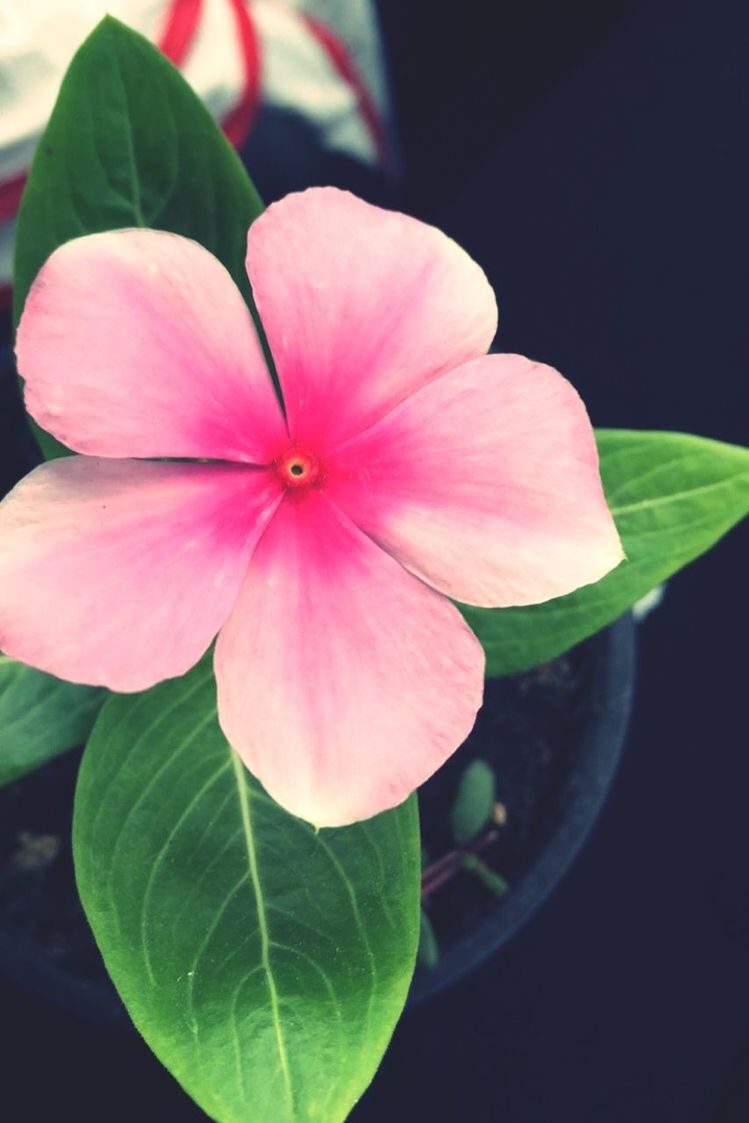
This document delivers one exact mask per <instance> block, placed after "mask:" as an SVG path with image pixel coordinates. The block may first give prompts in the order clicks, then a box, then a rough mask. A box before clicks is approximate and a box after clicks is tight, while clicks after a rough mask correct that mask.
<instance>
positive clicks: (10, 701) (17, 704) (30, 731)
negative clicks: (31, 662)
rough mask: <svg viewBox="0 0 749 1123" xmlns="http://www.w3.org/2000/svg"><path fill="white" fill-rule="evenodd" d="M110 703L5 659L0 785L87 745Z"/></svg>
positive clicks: (0, 666)
mask: <svg viewBox="0 0 749 1123" xmlns="http://www.w3.org/2000/svg"><path fill="white" fill-rule="evenodd" d="M105 698H106V691H104V690H98V689H95V688H94V687H90V686H75V685H74V684H73V683H70V682H61V681H60V679H57V678H53V677H52V675H45V674H43V673H42V672H41V671H36V670H34V668H33V667H27V666H25V664H23V663H16V662H14V660H13V659H8V658H7V656H5V655H0V786H1V785H4V784H8V783H10V781H11V780H17V779H18V778H19V777H20V776H24V775H25V774H26V773H27V772H33V770H34V769H35V768H39V767H40V766H41V765H42V764H46V763H47V761H48V760H52V758H53V757H56V756H59V755H60V753H64V752H65V751H66V750H67V749H72V748H73V747H74V746H75V745H82V744H83V743H84V742H85V740H86V738H87V737H88V735H89V733H90V731H91V728H92V726H93V724H94V721H95V720H96V715H97V714H98V712H99V710H100V709H101V707H102V705H103V703H104V699H105Z"/></svg>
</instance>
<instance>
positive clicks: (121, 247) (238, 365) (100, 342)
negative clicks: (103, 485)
mask: <svg viewBox="0 0 749 1123" xmlns="http://www.w3.org/2000/svg"><path fill="white" fill-rule="evenodd" d="M16 354H17V356H18V369H19V372H20V374H21V377H22V378H24V379H25V380H26V405H27V408H28V410H29V412H30V413H31V414H32V415H33V417H35V418H36V420H37V421H38V422H39V424H40V425H41V426H42V428H44V429H47V430H48V431H49V432H50V433H52V434H53V435H54V436H55V437H57V438H58V440H61V441H63V442H64V444H66V445H68V447H70V448H72V449H75V450H76V451H77V452H85V453H90V454H92V455H95V456H112V457H126V456H142V457H151V456H185V457H190V456H193V457H207V458H212V459H222V460H241V461H251V462H253V463H268V462H269V460H270V459H271V455H272V452H271V451H269V450H271V449H275V447H276V445H277V444H278V442H279V440H281V441H282V440H283V434H284V433H285V425H284V422H283V418H282V415H281V411H280V409H279V407H278V402H277V400H276V396H275V393H274V390H273V387H272V384H271V381H270V378H269V376H268V373H267V369H266V366H265V362H264V360H263V357H262V352H261V349H260V345H259V343H258V340H257V336H256V333H255V328H254V326H253V323H252V318H251V316H250V313H249V312H248V310H247V307H246V305H245V303H244V301H243V299H242V296H241V294H240V292H239V290H238V289H237V287H236V285H235V284H234V282H233V281H232V279H231V277H230V276H229V274H228V273H227V271H226V269H224V267H223V265H221V263H220V262H219V261H217V260H216V258H215V257H213V255H212V254H210V253H209V252H208V251H207V250H205V249H203V247H202V246H199V245H198V244H197V242H192V241H190V240H189V239H188V238H182V237H180V236H179V235H177V234H168V233H166V232H164V231H163V230H114V231H109V232H107V233H105V234H92V235H90V236H88V237H85V238H77V239H75V241H72V242H67V243H66V244H65V245H63V246H61V247H60V248H59V249H58V250H56V251H55V252H54V253H53V254H52V256H51V257H50V258H49V260H48V261H47V263H46V264H45V265H44V266H43V268H42V270H41V272H40V273H39V275H38V277H37V279H36V281H35V282H34V284H33V286H32V288H31V291H30V293H29V295H28V297H27V299H26V306H25V308H24V312H23V315H22V317H21V322H20V324H19V327H18V337H17V342H16Z"/></svg>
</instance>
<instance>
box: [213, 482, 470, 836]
mask: <svg viewBox="0 0 749 1123" xmlns="http://www.w3.org/2000/svg"><path fill="white" fill-rule="evenodd" d="M215 661H216V679H217V683H218V707H219V719H220V721H221V725H222V726H223V729H224V732H225V733H226V736H227V737H228V739H229V741H230V742H231V744H232V745H233V746H234V748H235V749H237V751H238V752H239V753H240V755H241V756H242V758H243V759H244V761H245V763H246V765H247V767H248V768H249V769H250V770H251V771H252V772H253V773H254V774H255V775H256V776H258V777H259V779H260V780H261V781H262V783H263V784H264V785H265V787H266V788H267V790H268V791H269V792H270V794H271V795H272V796H273V797H274V799H276V800H277V801H278V802H279V803H281V804H282V805H283V806H284V807H286V808H287V809H288V810H289V811H291V812H292V813H293V814H295V815H299V816H301V817H302V818H305V819H308V820H310V821H311V822H313V823H316V824H317V825H319V826H338V825H341V824H344V823H349V822H353V821H355V820H357V819H364V818H367V817H369V816H370V815H374V814H375V813H376V812H378V811H383V810H385V809H386V808H388V807H392V806H394V805H395V804H398V803H400V802H402V800H404V799H405V798H406V796H407V795H408V794H409V793H410V792H411V791H413V789H414V788H415V787H416V786H417V785H418V784H420V783H422V781H424V780H426V779H427V777H428V776H429V775H431V773H432V772H434V770H435V769H436V768H438V767H439V766H440V765H441V764H442V763H443V761H444V760H445V759H446V758H447V757H448V756H449V755H450V754H451V753H452V752H453V750H454V749H455V748H457V746H458V745H459V744H461V742H462V741H463V740H464V738H465V737H466V736H467V734H468V732H469V731H470V729H471V727H472V725H473V722H474V719H475V715H476V711H477V710H478V708H479V706H480V705H481V698H482V689H483V672H484V657H483V652H482V650H481V647H480V646H479V644H478V642H477V640H476V638H475V637H474V635H473V633H472V632H471V631H470V630H469V629H468V627H467V626H466V625H465V623H464V622H463V620H462V618H461V617H460V615H459V614H458V612H457V610H456V609H455V608H454V606H453V605H451V604H450V603H449V602H448V601H447V600H445V599H444V598H443V597H441V596H439V595H438V594H437V593H435V592H433V591H432V590H431V589H429V588H427V586H426V585H423V584H422V583H421V582H420V581H417V580H416V579H415V578H413V577H412V576H411V575H410V574H408V573H406V571H405V570H404V569H402V568H401V566H399V565H398V564H397V562H394V561H393V559H392V558H390V557H388V555H387V554H386V553H384V551H382V550H380V549H379V547H377V546H376V545H375V544H374V543H372V542H371V541H370V540H369V539H368V538H367V537H366V536H365V535H363V534H362V533H361V531H359V530H357V529H356V528H355V527H354V526H353V525H352V524H351V523H350V522H349V521H348V519H346V518H345V516H344V515H342V514H341V513H340V512H339V511H338V510H337V509H336V508H335V507H334V506H333V505H332V504H330V503H329V502H328V501H327V499H326V498H325V497H324V495H322V494H321V493H320V492H315V491H314V490H309V491H307V492H306V494H304V495H301V496H298V497H297V496H293V495H289V496H288V497H287V499H286V500H285V501H284V503H283V505H282V507H281V508H280V509H279V511H278V513H277V514H276V516H275V518H274V519H273V522H272V524H271V526H270V527H269V528H268V530H267V532H266V534H265V535H264V536H263V539H262V541H261V542H260V544H259V546H258V549H257V551H256V553H255V555H254V556H253V559H252V562H251V563H250V568H249V572H248V575H247V580H246V582H245V585H244V587H243V589H242V592H241V594H240V598H239V601H238V602H237V605H236V607H235V609H234V611H233V612H232V614H231V616H230V617H229V620H228V621H227V623H226V624H225V625H224V627H223V628H222V630H221V633H220V635H219V638H218V643H217V645H216V657H215Z"/></svg>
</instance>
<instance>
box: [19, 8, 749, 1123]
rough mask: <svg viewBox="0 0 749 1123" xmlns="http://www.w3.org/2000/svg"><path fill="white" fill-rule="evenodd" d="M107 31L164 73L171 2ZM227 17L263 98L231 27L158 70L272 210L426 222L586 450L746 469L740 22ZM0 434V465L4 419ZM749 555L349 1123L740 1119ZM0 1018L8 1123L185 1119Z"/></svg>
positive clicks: (105, 1062)
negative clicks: (706, 447) (342, 205)
mask: <svg viewBox="0 0 749 1123" xmlns="http://www.w3.org/2000/svg"><path fill="white" fill-rule="evenodd" d="M222 2H224V0H214V4H219V3H222ZM71 3H72V0H67V3H66V4H64V5H60V7H61V8H62V7H70V6H71ZM6 6H7V10H4V9H6ZM72 6H73V7H76V5H74V4H73V5H72ZM180 6H181V7H183V8H185V5H180ZM56 7H57V5H56V4H55V2H54V0H47V2H46V3H44V4H41V5H39V4H38V3H37V4H36V5H35V4H31V3H29V4H28V5H27V6H24V5H21V4H17V3H15V2H13V0H0V149H2V152H3V156H1V157H0V181H3V183H4V186H3V184H0V222H2V223H4V231H5V232H4V235H3V234H0V251H1V250H2V247H3V246H5V247H6V250H7V247H8V245H9V244H10V243H11V241H12V222H13V213H14V210H13V198H14V196H13V191H14V190H15V191H16V193H18V186H16V187H15V188H11V189H9V188H8V183H11V184H12V183H14V182H15V183H16V184H18V182H19V181H20V180H22V177H23V171H24V167H25V166H27V164H28V158H29V154H30V152H31V150H32V149H33V143H34V139H35V136H36V135H38V130H39V128H41V127H43V123H44V115H45V113H46V112H48V109H45V105H47V102H46V101H45V97H46V98H49V97H50V96H51V97H52V98H53V96H54V88H53V87H54V83H55V80H56V78H55V75H56V74H57V73H58V71H59V67H60V65H62V64H63V63H62V62H61V59H62V56H63V54H64V51H63V50H62V48H61V47H60V45H59V44H53V43H52V42H50V41H49V40H45V38H44V36H45V34H48V32H47V33H45V31H44V28H45V20H47V19H48V18H49V16H50V13H51V12H52V10H53V9H55V8H56ZM77 7H78V8H85V7H89V8H91V9H92V10H93V9H94V8H96V9H97V12H98V10H99V9H100V8H101V5H92V4H89V5H86V4H82V5H81V4H79V5H77ZM126 7H127V5H123V4H117V3H113V4H112V5H110V8H111V10H113V11H115V12H116V14H123V18H125V13H124V11H123V12H120V11H118V9H124V8H126ZM134 7H135V8H136V9H138V12H137V19H134V25H135V26H141V29H143V30H145V31H147V33H149V34H151V37H152V38H154V40H155V41H161V43H162V46H164V45H165V44H164V37H165V36H166V38H167V42H166V47H168V48H169V49H170V50H172V51H176V48H177V47H180V42H181V41H180V40H179V35H178V34H177V32H175V31H174V29H172V31H171V35H172V39H171V40H169V39H168V33H169V27H168V26H167V24H166V23H165V22H164V21H165V18H166V14H168V13H166V9H167V8H169V5H167V4H164V3H162V4H155V3H150V4H145V3H140V4H138V3H136V4H135V6H134ZM188 7H189V5H188ZM208 7H210V5H208ZM32 8H33V9H36V10H35V13H34V18H35V19H36V21H37V22H36V23H35V24H34V25H33V36H34V37H32V32H30V31H29V28H30V27H31V26H32V24H31V22H30V20H29V19H24V18H23V17H24V12H28V13H30V12H31V10H32ZM228 8H230V9H231V19H232V20H237V18H238V17H237V11H236V5H234V4H233V3H229V4H228ZM281 9H283V10H281ZM185 10H186V8H185ZM249 11H250V13H251V15H252V17H253V23H252V30H253V31H254V34H255V37H256V41H255V46H256V47H257V48H258V50H259V52H260V53H261V56H262V57H263V58H265V59H266V61H267V65H266V68H265V70H264V71H263V82H262V84H261V85H260V86H257V84H255V86H253V82H252V74H251V73H250V72H249V71H248V58H249V59H250V60H251V59H252V57H254V56H252V55H251V54H250V55H248V53H247V50H246V35H245V37H244V38H242V37H241V35H240V31H238V30H237V28H241V25H240V24H239V23H234V24H231V26H229V25H227V24H223V25H220V21H219V24H217V25H216V29H215V30H214V31H212V32H211V33H210V35H209V34H208V32H207V31H206V29H205V28H204V29H203V32H200V29H198V31H196V32H195V35H196V36H197V38H195V39H193V40H189V36H188V40H189V42H190V45H189V47H188V48H187V49H185V47H184V43H182V50H183V63H184V65H185V66H187V65H188V62H189V59H190V58H191V57H192V61H193V66H194V68H195V69H196V74H195V84H196V87H200V88H201V92H202V94H203V96H204V97H205V98H206V100H207V101H208V102H209V104H211V106H212V108H213V109H214V111H215V112H216V115H217V116H218V117H220V118H221V119H222V120H223V121H224V123H225V127H227V121H228V123H229V127H232V128H234V129H235V130H236V132H235V138H236V142H237V144H238V145H239V147H240V149H241V151H242V152H243V154H244V156H245V159H246V161H247V163H248V166H249V168H250V171H251V173H252V175H253V177H254V178H255V179H256V181H257V183H258V186H259V188H260V190H261V194H263V195H264V197H265V198H266V199H267V200H270V199H272V198H274V197H277V196H278V195H281V194H284V193H285V192H286V191H288V190H290V189H294V188H296V187H300V186H304V185H306V184H309V183H326V182H327V183H336V184H339V185H341V186H348V187H351V188H352V189H354V190H356V191H357V192H358V193H360V194H362V195H364V196H365V197H368V198H370V199H372V200H373V201H376V202H380V203H384V204H387V205H394V206H398V207H400V208H401V209H404V210H407V211H409V212H411V213H414V214H416V215H418V216H420V217H423V218H426V219H427V220H429V221H431V222H434V223H436V224H437V225H439V226H441V227H442V228H443V229H445V230H447V231H448V232H449V233H450V234H451V235H452V236H453V237H455V238H456V239H457V240H458V241H459V242H460V243H461V244H462V245H464V246H465V247H466V248H467V249H468V250H469V252H470V253H471V254H472V255H473V256H474V257H475V258H476V259H477V260H478V261H479V262H480V263H481V264H482V266H483V267H484V269H485V270H486V271H487V273H488V275H489V278H490V280H491V282H492V284H493V286H494V287H495V289H496V291H497V293H498V298H499V305H500V334H499V337H498V340H497V343H498V346H499V348H500V349H501V350H507V351H519V352H522V353H525V354H528V355H530V356H532V357H533V358H537V359H540V360H543V361H546V362H549V363H551V364H552V365H554V366H555V367H557V368H559V369H560V370H561V371H562V372H563V373H564V374H566V375H567V377H569V378H570V379H571V380H572V381H573V382H574V384H575V385H576V386H577V388H578V389H579V391H580V393H581V394H582V396H583V398H584V400H585V401H586V403H587V405H588V408H589V411H590V413H591V416H592V418H593V421H594V423H595V424H598V425H605V426H613V427H622V428H627V427H633V428H651V429H678V430H686V431H691V432H695V433H700V434H702V435H705V436H709V437H715V438H719V439H722V440H728V441H736V442H740V443H745V442H746V440H747V435H748V432H747V430H748V429H749V426H748V425H747V417H748V416H749V414H748V411H747V358H748V356H749V318H748V317H747V311H746V308H747V299H748V298H749V284H748V281H749V275H748V268H747V261H748V260H749V258H748V255H747V233H746V231H747V226H746V212H747V199H748V198H749V157H748V156H747V136H748V126H749V71H748V68H747V57H748V51H749V8H748V7H747V5H746V4H745V3H743V2H742V0H712V2H711V3H710V4H705V3H702V2H699V0H616V2H614V0H597V2H596V0H524V2H523V3H510V2H505V0H493V2H492V3H486V2H478V0H462V2H461V3H460V4H448V3H444V2H441V0H429V2H427V0H408V2H407V3H404V2H403V0H379V2H378V3H377V4H376V5H370V4H367V3H361V4H360V3H358V2H357V0H341V2H338V3H336V2H334V0H329V2H324V0H320V2H319V3H308V4H299V3H289V4H282V3H280V2H279V3H275V2H273V0H265V2H264V3H260V2H258V3H257V4H252V5H251V6H250V9H249ZM225 14H226V13H225ZM86 18H88V16H87V17H86ZM138 20H145V21H146V22H145V23H143V24H140V23H139V22H138ZM149 20H150V23H149V22H148V21H149ZM310 21H311V22H310ZM84 22H85V21H84ZM91 22H93V19H92V20H91ZM81 26H83V24H81ZM222 26H223V28H224V30H223V31H222V30H221V27H222ZM85 30H86V29H85V28H84V30H83V34H85ZM178 31H179V28H178ZM187 31H189V26H188V27H187ZM182 34H183V36H184V34H185V30H184V27H183V29H182ZM201 34H205V38H204V39H201V38H200V35H201ZM71 35H72V32H71ZM238 35H239V36H240V38H239V39H237V36H238ZM222 36H228V37H229V38H222ZM228 43H231V44H232V46H231V47H229V46H227V44H228ZM238 43H239V44H241V43H245V48H241V49H240V47H239V46H237V44H238ZM175 44H176V46H175ZM200 44H202V46H200ZM32 47H33V49H31V48H32ZM58 48H59V49H58ZM71 49H72V48H71ZM198 49H200V50H203V51H204V52H205V62H204V64H203V65H202V66H201V67H198V66H197V58H198V55H197V54H196V53H193V54H192V55H191V51H192V52H197V51H198ZM232 51H233V52H234V53H233V54H232ZM35 52H36V54H35ZM216 52H218V54H216ZM176 53H177V54H179V51H176ZM68 57H69V56H68ZM216 57H218V59H219V66H218V71H217V70H216V66H215V65H214V64H215V58H216ZM229 57H231V58H232V59H234V63H232V64H231V65H229V64H228V63H227V61H226V60H227V58H229ZM211 58H213V60H214V62H211V61H210V60H211ZM24 60H25V61H24ZM232 66H234V70H232ZM45 83H46V85H45ZM45 90H46V91H47V92H46V93H45ZM50 90H52V93H51V95H50V93H49V91H50ZM36 95H38V98H37V101H38V104H37V103H36V102H35V101H34V97H35V96H36ZM3 98H4V99H5V100H4V101H3ZM49 104H50V105H51V101H49ZM19 107H25V108H24V113H23V114H21V111H20V108H19ZM14 114H15V116H13V115H14ZM24 114H25V116H24ZM232 115H233V118H232ZM11 118H12V120H11ZM230 118H232V119H231V120H229V119H230ZM35 130H36V131H35ZM3 161H4V162H3ZM3 200H4V209H3ZM3 237H4V239H5V241H3ZM2 260H3V258H2V253H1V252H0V262H2ZM1 276H2V275H1V274H0V278H1ZM5 330H6V335H7V334H8V331H9V329H8V328H7V327H6V329H5ZM2 426H3V430H2V432H1V433H0V440H1V441H4V442H5V447H6V449H7V448H9V447H10V442H11V440H15V439H16V436H15V434H16V428H15V427H14V426H15V421H14V419H13V414H12V409H11V406H10V404H8V406H7V408H6V407H5V406H4V409H3V415H2ZM747 542H748V536H747V532H746V529H745V528H744V529H739V530H738V531H735V532H734V533H733V534H732V535H730V536H729V538H728V539H727V540H725V541H724V542H723V543H722V544H721V545H720V546H719V547H718V548H717V549H716V550H715V551H714V552H713V553H711V554H710V555H708V556H707V557H706V558H703V559H702V560H700V561H698V562H697V563H695V564H694V565H693V566H692V567H690V568H689V569H688V570H687V571H686V572H685V573H684V574H682V575H681V576H679V577H678V578H677V579H675V580H674V581H673V582H672V583H671V584H670V585H669V587H668V589H667V592H666V596H665V599H664V601H663V604H662V605H661V606H660V607H659V608H658V609H657V611H655V612H654V613H653V614H652V615H651V616H650V617H648V619H647V621H646V622H645V623H644V624H643V625H642V626H641V627H640V630H639V633H638V639H639V670H638V684H637V696H636V705H635V711H634V715H633V721H632V725H631V728H630V733H629V737H628V743H627V748H626V750H625V754H624V758H623V762H622V765H621V768H620V772H619V775H618V778H617V780H616V782H615V785H614V788H613V791H612V793H611V795H610V797H609V800H608V802H607V805H606V807H605V809H604V812H603V814H602V816H601V818H600V820H599V822H598V824H597V826H596V828H595V830H594V832H593V834H592V835H591V837H590V838H589V839H588V842H587V844H586V846H585V848H584V850H583V852H582V854H581V856H580V857H579V858H578V860H577V861H576V863H575V865H574V866H573V868H572V870H571V871H570V872H569V874H568V875H567V877H566V878H565V880H564V881H563V883H562V884H561V886H560V887H559V888H558V889H557V891H556V892H555V894H554V895H553V897H552V898H551V899H550V900H549V901H548V902H547V904H546V905H545V906H544V907H543V909H542V910H541V911H540V912H539V913H538V914H537V915H536V917H535V918H534V919H533V921H532V922H531V923H530V924H529V925H528V926H527V927H526V928H525V929H524V930H523V931H522V932H521V933H520V934H519V935H518V936H517V937H516V938H515V939H514V940H513V941H512V942H511V944H510V945H509V946H508V947H507V948H505V949H504V950H503V951H502V952H501V953H500V954H499V955H498V956H497V957H496V958H495V959H494V960H493V961H491V962H490V963H488V964H486V965H485V966H484V967H483V968H481V969H480V970H479V971H478V972H477V973H475V974H474V975H473V976H472V977H471V978H470V979H469V980H468V981H467V982H465V983H463V984H462V985H461V986H460V987H458V988H455V989H453V990H452V991H449V992H447V993H445V994H444V995H442V996H441V997H439V998H437V999H435V1000H434V1001H433V1002H431V1003H429V1004H428V1005H426V1006H423V1007H421V1008H418V1009H416V1010H414V1011H411V1012H409V1013H408V1014H407V1015H406V1016H405V1017H404V1019H403V1022H402V1023H401V1025H400V1027H399V1028H398V1030H397V1031H396V1035H395V1038H394V1041H393V1045H392V1047H391V1049H390V1051H389V1053H388V1055H387V1057H386V1059H385V1062H384V1064H383V1066H382V1069H381V1071H380V1073H379V1074H378V1076H377V1078H376V1080H375V1082H374V1084H373V1086H372V1088H371V1089H370V1091H369V1092H368V1093H367V1095H366V1096H365V1097H364V1099H363V1101H362V1103H361V1105H360V1106H359V1107H358V1108H357V1109H356V1111H355V1113H354V1116H353V1118H354V1119H355V1120H358V1121H361V1123H365V1121H370V1120H371V1121H374V1120H383V1119H385V1118H388V1119H394V1120H400V1119H404V1120H405V1119H411V1118H416V1119H419V1120H421V1119H424V1120H433V1121H434V1123H457V1121H458V1120H460V1121H462V1120H473V1121H476V1123H493V1121H495V1120H503V1121H505V1123H547V1121H548V1123H552V1121H553V1123H560V1121H562V1123H566V1121H568V1120H569V1121H570V1123H573V1121H574V1123H651V1121H652V1123H656V1121H657V1123H672V1121H673V1123H747V1121H749V873H748V872H747V854H749V815H748V814H747V800H748V799H749V794H748V793H749V764H748V762H747V718H746V676H747V657H746V644H745V638H744V637H745V633H746V623H747V620H746V591H745V581H746V573H747V557H748V555H747ZM0 1003H1V1013H0V1017H1V1019H2V1027H3V1031H4V1047H3V1050H2V1072H3V1091H2V1106H3V1108H4V1110H5V1112H6V1113H7V1118H8V1119H13V1120H15V1119H19V1120H24V1121H26V1120H28V1121H33V1123H36V1121H37V1120H42V1119H45V1120H46V1119H48V1118H49V1117H50V1114H51V1113H52V1115H53V1117H54V1115H57V1114H59V1115H61V1116H70V1117H71V1118H75V1119H76V1120H78V1121H81V1123H85V1121H88V1120H94V1119H97V1120H98V1119H100V1118H101V1117H102V1115H104V1116H105V1117H106V1118H107V1119H109V1120H116V1121H119V1120H125V1119H128V1120H130V1119H132V1118H133V1117H136V1116H140V1117H142V1118H145V1119H149V1120H150V1119H154V1120H156V1119H158V1120H160V1121H164V1120H168V1121H171V1120H174V1121H175V1123H179V1121H182V1120H185V1121H188V1120H198V1119H201V1118H203V1117H202V1115H201V1114H200V1113H199V1112H198V1111H197V1109H195V1108H194V1107H192V1106H191V1105H190V1104H189V1102H187V1101H186V1099H185V1098H184V1097H183V1096H182V1094H181V1093H180V1092H179V1091H178V1090H177V1089H176V1088H175V1087H174V1085H173V1083H172V1081H171V1078H170V1077H168V1076H167V1074H166V1073H164V1072H163V1070H161V1069H160V1066H159V1065H158V1063H157V1062H156V1061H155V1060H154V1059H153V1058H152V1057H151V1056H150V1055H149V1054H148V1052H147V1050H146V1049H145V1047H144V1046H142V1045H141V1044H140V1042H139V1041H138V1040H137V1039H135V1038H134V1039H132V1040H131V1039H127V1040H123V1039H121V1038H116V1039H115V1038H111V1039H110V1038H108V1037H107V1036H106V1035H105V1034H103V1033H102V1032H101V1031H98V1030H93V1029H91V1028H90V1027H88V1026H86V1025H84V1024H83V1023H81V1024H80V1025H73V1026H72V1027H71V1024H70V1022H69V1021H68V1020H66V1019H65V1018H64V1017H63V1016H62V1015H60V1014H58V1013H56V1012H55V1011H53V1010H51V1009H50V1008H48V1007H47V1006H46V1005H44V1004H43V1003H42V1002H41V1001H37V1000H35V999H31V998H29V997H27V996H26V995H25V994H24V993H23V992H22V991H21V990H20V989H18V988H16V987H14V986H13V985H12V983H10V982H8V981H6V980H0ZM269 1123H272V1121H269Z"/></svg>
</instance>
